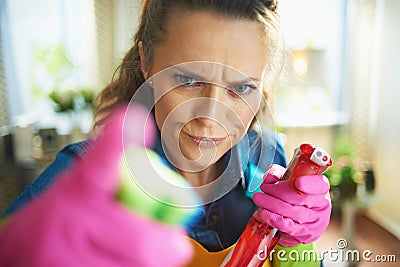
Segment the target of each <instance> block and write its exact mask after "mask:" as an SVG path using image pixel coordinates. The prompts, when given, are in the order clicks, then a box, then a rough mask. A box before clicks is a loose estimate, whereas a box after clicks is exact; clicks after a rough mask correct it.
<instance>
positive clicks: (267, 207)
mask: <svg viewBox="0 0 400 267" xmlns="http://www.w3.org/2000/svg"><path fill="white" fill-rule="evenodd" d="M284 172H285V168H283V167H282V166H279V165H272V166H271V167H270V168H269V169H268V171H267V173H266V174H265V176H264V182H263V183H262V185H261V187H260V188H261V190H262V191H263V192H264V193H256V194H255V195H254V198H253V200H254V202H255V203H256V205H257V206H259V207H260V208H262V209H263V210H262V211H261V217H262V219H263V220H264V221H265V222H267V223H268V224H269V225H271V226H273V227H275V228H277V229H279V230H280V231H281V232H283V234H282V235H281V238H280V240H279V243H280V244H281V245H283V246H286V247H288V246H295V245H298V244H300V243H302V244H308V243H311V242H313V241H315V240H317V239H318V238H319V237H320V236H321V234H322V233H323V232H324V231H325V229H326V227H327V226H328V224H329V219H330V214H331V200H330V196H329V182H328V180H327V178H326V177H325V176H323V175H309V176H302V177H299V178H298V179H297V180H296V188H297V189H299V190H300V191H302V192H303V194H299V193H297V192H295V191H294V190H292V189H290V188H289V184H288V181H279V180H280V179H281V178H282V176H283V174H284ZM278 181H279V182H278Z"/></svg>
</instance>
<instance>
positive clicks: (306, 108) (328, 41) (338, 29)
mask: <svg viewBox="0 0 400 267" xmlns="http://www.w3.org/2000/svg"><path fill="white" fill-rule="evenodd" d="M344 2H345V1H341V0H340V1H338V0H304V1H296V0H286V1H281V2H280V7H279V13H280V14H281V23H282V32H283V36H284V41H285V44H286V46H287V48H288V50H289V51H290V53H289V57H288V71H287V73H286V74H287V75H285V77H284V79H283V81H282V82H281V83H280V84H279V86H278V88H277V89H276V103H275V109H276V114H277V123H278V125H279V126H304V125H305V126H311V125H314V126H318V125H326V124H336V123H340V121H342V120H343V117H344V116H343V115H342V114H343V113H342V112H341V111H342V107H341V88H342V69H341V65H342V61H343V53H344V52H343V51H344V50H343V36H344V30H343V29H344V15H345V14H344V13H345V12H344V10H345V3H344Z"/></svg>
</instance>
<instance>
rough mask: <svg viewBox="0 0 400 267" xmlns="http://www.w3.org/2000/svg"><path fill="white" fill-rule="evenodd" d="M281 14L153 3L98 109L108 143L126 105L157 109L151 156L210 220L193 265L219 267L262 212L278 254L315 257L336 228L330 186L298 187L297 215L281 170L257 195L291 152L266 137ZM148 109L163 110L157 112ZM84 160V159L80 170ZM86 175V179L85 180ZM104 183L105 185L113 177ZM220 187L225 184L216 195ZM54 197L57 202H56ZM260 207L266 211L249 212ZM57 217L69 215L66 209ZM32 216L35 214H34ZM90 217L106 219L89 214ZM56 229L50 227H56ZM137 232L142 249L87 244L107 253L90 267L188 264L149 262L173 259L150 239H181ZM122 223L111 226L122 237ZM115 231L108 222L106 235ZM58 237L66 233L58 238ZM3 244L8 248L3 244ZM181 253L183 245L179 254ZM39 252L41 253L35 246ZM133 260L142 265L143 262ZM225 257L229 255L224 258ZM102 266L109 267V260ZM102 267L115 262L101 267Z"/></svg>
mask: <svg viewBox="0 0 400 267" xmlns="http://www.w3.org/2000/svg"><path fill="white" fill-rule="evenodd" d="M276 8H277V1H262V0H219V1H213V0H209V1H207V0H202V1H200V0H197V1H196V0H147V1H144V3H143V10H142V15H141V21H140V25H139V28H138V31H137V34H136V36H135V42H134V45H133V47H132V48H131V49H130V50H129V51H128V53H127V55H126V56H125V58H124V60H123V62H122V64H121V66H120V69H119V75H118V77H117V78H116V79H115V81H113V82H112V83H111V84H110V85H109V86H108V87H107V88H105V89H104V90H103V91H102V92H101V94H100V95H99V97H98V105H97V113H96V115H97V123H96V126H98V127H97V129H98V131H100V132H101V131H102V130H101V129H102V126H103V125H105V118H106V117H107V115H108V114H109V113H110V112H111V111H112V110H114V109H115V108H116V107H117V106H118V105H120V104H122V103H128V102H129V101H133V102H135V101H138V102H145V104H147V105H149V103H150V108H153V110H152V112H151V115H152V116H154V119H155V124H156V126H157V130H158V131H156V132H157V138H156V143H155V145H154V146H153V147H152V148H153V149H154V150H155V151H157V152H158V153H159V154H160V155H161V156H162V157H163V158H165V159H166V162H167V164H169V165H170V167H171V168H173V169H175V170H176V171H177V172H178V173H180V174H181V175H182V176H183V177H184V178H185V179H186V180H187V181H188V182H189V183H190V184H191V185H192V186H195V187H197V188H199V189H200V194H201V196H202V198H203V201H204V203H205V205H204V213H203V216H202V217H201V218H200V219H199V220H197V221H196V222H194V223H193V224H191V225H189V226H188V227H187V229H186V230H187V232H188V235H189V236H190V237H191V239H192V240H195V241H194V242H195V243H196V245H195V247H196V252H195V255H194V258H195V259H196V260H199V259H198V258H197V256H198V255H199V253H201V250H203V252H205V251H208V252H214V256H215V257H214V258H217V259H214V260H212V259H209V260H207V261H208V262H207V263H206V264H207V265H208V266H212V265H213V264H214V265H216V266H218V265H219V264H221V258H223V256H225V255H226V249H228V248H229V247H231V246H232V245H233V244H234V243H235V242H236V241H237V239H238V238H239V236H240V234H241V232H242V231H243V229H244V226H245V225H246V222H247V221H248V219H249V218H250V216H251V215H252V214H253V212H254V211H255V210H256V209H257V208H258V207H260V208H262V209H263V213H262V214H263V219H264V220H265V221H266V222H267V223H269V224H270V225H272V226H275V227H278V228H279V229H280V230H281V231H283V232H285V233H284V234H283V236H282V238H281V241H280V245H279V249H281V250H285V249H288V251H289V250H291V249H296V250H298V251H301V250H304V249H310V248H311V249H313V245H312V242H313V241H315V240H316V239H317V238H318V237H319V236H320V235H321V234H322V232H323V231H324V230H325V228H326V227H327V225H328V223H329V216H330V201H329V199H327V198H326V196H328V189H329V186H328V184H327V182H326V179H323V177H322V176H318V175H316V176H308V177H302V178H303V179H300V181H301V182H299V183H298V185H297V186H299V187H301V188H302V189H303V191H304V192H305V193H304V195H303V196H302V197H304V201H303V202H302V203H297V202H296V201H297V200H298V198H296V197H293V196H292V195H290V194H288V195H285V196H282V195H281V194H279V192H276V189H277V188H278V189H279V188H286V187H287V184H286V183H285V182H280V183H278V184H275V182H276V181H278V180H279V179H280V177H281V176H282V173H283V171H284V169H283V168H280V167H279V166H275V165H274V167H272V168H270V169H269V170H268V172H267V174H266V176H265V181H264V184H263V186H261V188H262V189H263V191H264V192H265V193H257V194H255V193H256V192H259V191H260V189H259V187H260V184H261V182H262V174H263V173H264V172H265V171H266V168H267V167H268V166H269V165H270V164H272V163H275V164H279V165H282V166H285V156H284V153H283V149H282V147H281V145H280V143H279V141H275V138H274V137H275V136H274V134H272V138H271V133H270V132H268V130H265V128H266V127H265V126H266V124H265V123H264V122H268V121H271V115H269V114H268V111H269V109H268V101H269V99H270V94H271V87H272V84H273V81H274V79H275V78H277V75H278V74H279V72H280V69H281V68H282V64H281V63H282V48H281V45H280V41H279V19H278V15H277V13H276V12H277V11H276ZM149 92H151V93H150V95H151V98H152V100H151V101H150V102H149V101H147V100H143V99H144V96H146V95H148V93H149ZM152 101H153V102H152ZM151 103H154V107H153V106H151ZM260 122H261V123H260ZM142 124H143V123H142ZM260 125H261V126H260ZM107 141H109V140H107ZM110 142H111V143H113V142H112V141H110ZM90 146H91V142H90V141H88V142H84V143H81V144H75V145H71V146H69V147H67V148H66V149H64V151H62V152H61V153H60V155H59V156H58V158H57V160H56V161H55V163H53V165H52V166H50V167H49V168H48V169H47V170H46V171H45V172H44V173H43V174H42V175H41V176H40V177H39V178H38V179H37V180H36V181H35V182H34V184H33V185H32V186H30V187H28V188H27V189H25V191H24V192H23V193H22V194H21V196H20V197H19V198H18V199H17V200H16V201H15V202H14V203H13V204H12V206H11V207H10V208H9V210H8V211H7V214H9V213H11V212H12V211H14V210H16V209H17V208H19V207H20V206H22V205H23V204H24V203H25V202H27V201H29V200H30V199H31V198H34V197H35V196H36V195H38V194H41V192H44V191H45V190H46V189H47V188H48V186H49V185H50V184H52V183H53V181H54V180H57V179H58V177H59V175H57V173H59V172H61V171H62V170H65V169H67V167H69V166H70V164H71V162H72V161H75V160H74V159H75V158H80V157H82V154H90V148H89V147H90ZM109 146H112V144H110V145H109ZM95 147H96V146H95ZM101 147H102V146H101ZM271 147H272V148H271ZM102 149H104V150H101V149H100V150H99V151H105V153H109V152H108V150H107V147H102ZM108 149H110V147H108ZM111 150H112V149H111ZM91 153H92V154H97V155H94V156H92V158H96V157H101V156H99V155H100V154H102V153H94V152H93V151H92V152H91ZM89 158H90V156H89ZM85 160H87V159H86V158H85V159H84V160H82V162H84V161H85ZM81 165H82V166H83V164H81ZM86 166H92V167H93V169H92V171H96V168H98V169H102V170H105V169H104V166H102V167H99V166H96V165H90V164H89V165H86ZM82 168H83V167H82ZM87 168H89V167H87ZM81 171H82V172H84V170H83V169H82V170H81ZM98 172H99V176H105V173H107V171H106V172H101V171H98ZM260 174H261V177H260ZM79 175H81V174H79ZM82 176H85V175H82ZM88 176H89V175H88ZM227 178H230V179H227ZM257 178H258V179H259V181H257ZM260 178H261V180H260ZM64 180H66V179H64ZM215 181H221V182H218V183H214V182H215ZM59 184H60V183H58V185H59ZM254 185H256V186H255V187H256V188H254ZM75 186H76V185H75ZM58 187H59V188H58V190H59V191H57V190H55V189H53V190H49V191H50V192H51V191H52V192H53V195H54V196H53V197H54V198H57V196H59V195H63V194H64V193H65V192H64V191H65V190H68V189H65V188H68V186H64V188H61V186H60V185H59V186H58ZM202 188H206V189H205V190H202ZM63 190H64V191H63ZM71 190H72V189H71ZM54 191H57V193H54ZM100 191H101V190H100ZM105 191H107V190H105ZM69 193H71V192H69ZM46 194H47V195H50V193H47V192H46ZM46 194H44V195H45V196H46ZM253 195H255V202H256V204H257V205H255V204H254V202H253V200H252V197H253ZM49 198H50V197H49ZM296 199H297V200H296ZM307 201H308V202H307ZM36 203H37V202H36ZM42 205H44V204H42ZM59 205H60V206H59V207H63V205H62V204H59ZM80 205H81V206H85V205H84V204H80ZM36 206H38V208H37V210H38V211H37V212H31V215H32V216H34V214H36V216H38V215H37V214H40V210H41V209H40V208H41V205H39V204H37V205H36ZM105 206H107V205H105ZM111 206H112V205H111V204H110V207H109V208H108V209H107V211H104V210H102V209H99V210H98V213H96V216H97V215H98V217H101V216H100V215H99V214H101V212H105V214H110V213H111V214H112V215H111V217H112V216H115V217H118V216H117V215H114V211H110V210H111ZM52 208H53V209H56V207H52ZM27 209H29V205H28V208H25V210H27ZM32 209H34V208H32ZM49 209H51V208H49ZM66 209H68V208H66ZM82 209H83V208H82ZM116 209H118V208H116ZM71 210H73V211H71V214H72V216H73V214H74V212H75V213H76V215H77V217H79V215H80V214H82V213H85V212H84V211H81V213H79V211H74V208H73V207H71ZM91 211H93V209H91ZM121 212H122V211H121ZM17 214H18V213H17ZM56 214H58V213H54V217H57V216H58V217H57V218H59V217H61V218H62V217H63V216H61V215H59V214H58V215H56ZM85 216H89V217H90V218H92V219H93V218H98V217H96V216H91V215H87V214H85ZM126 216H128V215H126ZM126 216H125V217H126ZM16 217H18V216H16ZM70 217H71V216H69V220H70ZM108 217H109V216H107V218H108ZM51 218H53V217H51V216H50V219H51ZM125 219H126V218H125ZM129 220H130V221H131V222H132V223H131V224H130V225H129V226H127V223H126V222H125V223H124V222H122V220H117V221H118V223H120V224H121V227H122V225H123V226H124V227H127V228H129V227H130V228H131V231H130V232H129V231H128V233H131V234H132V235H134V236H135V237H136V238H137V240H135V241H136V242H131V243H130V242H128V241H127V240H125V239H124V238H125V237H117V236H119V234H118V233H117V232H116V231H115V232H113V236H112V238H111V239H112V240H114V241H115V242H111V243H110V244H109V245H107V246H106V245H104V244H105V243H107V242H110V241H108V240H107V239H103V238H100V237H99V235H100V234H97V235H96V234H94V233H91V235H90V236H91V237H92V238H93V240H95V241H96V242H95V243H96V244H97V246H95V247H97V248H101V249H99V251H100V252H101V253H98V252H99V251H92V254H91V257H89V258H85V260H86V262H85V263H86V264H89V263H96V264H100V265H101V262H103V263H102V264H103V265H105V266H107V264H105V263H104V262H107V261H110V262H109V263H111V262H112V261H113V260H115V261H114V263H117V265H118V263H120V264H121V265H123V264H122V263H121V261H120V260H119V259H120V258H123V259H124V260H125V261H124V263H128V262H129V264H128V265H131V266H132V265H136V266H152V265H154V266H159V265H160V264H162V265H171V266H174V265H176V264H181V263H183V262H186V261H187V260H188V256H187V255H189V254H188V250H187V249H182V247H183V245H182V243H179V242H181V241H179V242H178V241H177V242H176V243H174V242H171V243H169V244H171V246H172V247H173V248H174V249H175V252H176V253H175V254H168V253H165V254H162V255H163V256H162V257H158V256H156V257H155V256H154V255H151V253H150V252H149V251H162V250H164V251H165V248H163V246H160V245H157V244H158V243H159V242H157V241H156V240H154V241H153V242H150V243H151V246H153V247H151V246H146V245H143V244H148V243H149V242H144V240H147V239H149V238H150V239H152V238H153V237H155V235H156V233H157V234H159V235H161V233H163V235H166V234H165V233H170V235H169V236H167V237H165V238H166V239H167V240H177V238H176V231H175V230H176V229H174V230H172V229H166V228H165V227H161V228H162V231H161V230H159V229H160V226H159V225H157V226H156V225H153V224H152V223H147V224H146V223H143V222H141V223H139V222H140V219H138V218H130V219H129ZM10 221H12V219H10ZM39 221H40V220H39ZM39 221H38V222H37V223H39ZM50 221H51V220H50ZM89 221H90V223H87V224H86V225H92V224H93V226H94V225H95V224H99V223H100V222H99V221H98V220H95V219H93V220H89ZM138 221H139V222H138ZM35 222H36V221H35ZM118 223H116V222H111V221H110V222H109V224H113V226H114V227H115V226H116V225H119V224H118ZM9 224H12V223H11V222H10V223H9ZM14 224H15V225H17V224H18V223H16V222H14ZM71 224H74V225H75V227H76V228H79V229H80V231H81V232H85V231H87V228H86V227H79V225H82V222H81V221H80V220H78V219H76V221H74V220H72V221H71ZM109 224H107V223H106V222H104V227H105V225H108V226H109ZM139 225H140V227H142V228H143V229H150V230H148V231H147V235H146V236H144V234H143V233H142V234H141V233H140V232H138V230H137V229H138V226H139ZM50 228H51V229H53V228H52V227H50ZM89 228H91V227H89ZM95 228H98V227H95ZM40 229H41V230H42V231H43V232H44V233H47V231H48V230H47V229H46V228H44V229H42V228H40ZM82 229H84V231H83V230H82ZM104 229H109V228H106V227H105V228H104ZM121 229H124V228H121ZM135 229H136V230H135ZM155 229H158V230H155ZM3 232H4V231H3ZM15 232H17V230H15ZM55 232H57V233H58V231H57V230H55ZM55 232H54V233H55ZM144 232H146V231H144ZM40 236H42V235H40ZM125 236H129V235H127V234H125ZM118 238H121V240H124V242H117V241H118V240H120V239H118ZM1 240H2V239H1V238H0V242H1ZM7 240H8V239H7ZM9 242H11V241H9ZM166 242H168V241H166ZM78 243H79V242H78ZM121 243H123V244H126V246H125V247H129V246H130V247H133V249H132V250H129V251H127V252H124V253H121V254H123V255H119V254H118V253H116V252H115V251H116V250H117V247H120V244H121ZM178 243H179V244H180V245H176V244H178ZM55 244H59V243H57V242H55ZM62 244H64V243H62ZM174 244H175V245H174ZM36 245H37V244H36ZM148 245H149V244H148ZM16 247H18V246H16ZM32 247H35V243H34V244H32ZM61 247H62V248H63V249H64V251H66V250H69V251H70V254H69V255H70V257H67V258H69V259H70V258H71V257H74V256H76V255H77V254H79V253H77V252H76V249H74V248H73V246H61ZM66 247H67V249H66ZM150 247H151V249H150ZM91 249H92V247H91ZM174 249H173V250H174ZM135 250H140V251H142V253H135ZM10 251H12V250H10ZM110 251H111V252H112V253H111V252H110ZM221 251H222V252H223V254H218V253H219V252H221ZM10 253H11V252H10ZM93 253H94V254H93ZM105 254H108V255H112V256H110V257H105V256H104V255H105ZM211 254H212V253H211ZM33 255H35V254H33ZM93 255H98V257H94V256H93ZM99 255H102V256H99ZM179 255H180V256H179ZM185 255H186V256H185ZM221 255H222V256H221ZM103 257H104V258H107V261H100V260H99V259H102V258H103ZM45 258H46V257H44V259H45ZM157 260H159V261H157ZM200 260H201V259H200ZM203 260H204V258H203ZM298 260H299V261H301V259H298ZM210 261H214V262H210ZM39 262H40V261H39ZM74 264H77V263H76V262H74ZM197 264H199V263H197ZM273 264H274V266H290V264H291V263H290V261H289V262H287V261H284V260H281V259H279V258H275V259H274V260H273ZM297 264H300V263H297ZM302 264H304V266H319V265H320V263H319V261H318V260H306V261H303V262H302ZM42 265H43V264H42ZM110 265H111V266H113V265H112V264H110ZM66 266H67V265H66ZM197 266H200V265H197ZM296 266H298V265H296Z"/></svg>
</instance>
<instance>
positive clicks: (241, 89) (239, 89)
mask: <svg viewBox="0 0 400 267" xmlns="http://www.w3.org/2000/svg"><path fill="white" fill-rule="evenodd" d="M254 90H257V87H256V86H255V85H251V84H242V85H237V86H232V87H231V88H230V91H231V92H232V93H234V94H236V95H247V94H251V93H252V92H253V91H254Z"/></svg>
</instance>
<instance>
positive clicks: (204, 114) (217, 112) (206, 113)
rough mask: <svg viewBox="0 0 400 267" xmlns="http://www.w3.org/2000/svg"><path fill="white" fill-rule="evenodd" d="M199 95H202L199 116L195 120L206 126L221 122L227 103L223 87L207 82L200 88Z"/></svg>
mask: <svg viewBox="0 0 400 267" xmlns="http://www.w3.org/2000/svg"><path fill="white" fill-rule="evenodd" d="M201 97H203V101H202V102H203V104H202V105H201V107H200V109H201V111H200V110H199V115H201V116H199V117H198V118H197V120H198V121H200V122H201V123H202V124H204V125H205V126H207V127H213V126H215V125H218V124H220V123H223V122H222V121H221V120H223V117H224V114H225V112H226V109H227V104H228V103H226V92H225V89H224V88H223V87H221V86H218V85H215V84H207V85H206V86H205V88H203V90H202V93H201Z"/></svg>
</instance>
